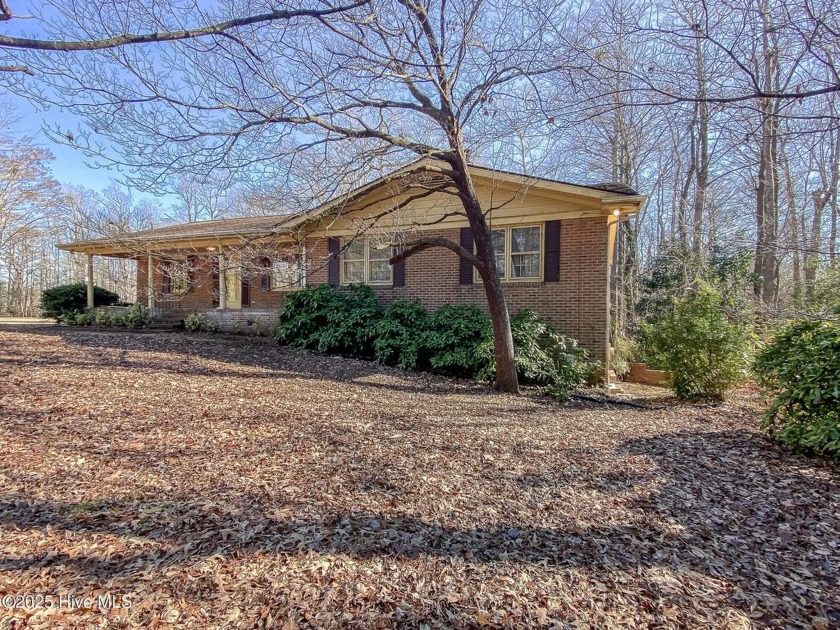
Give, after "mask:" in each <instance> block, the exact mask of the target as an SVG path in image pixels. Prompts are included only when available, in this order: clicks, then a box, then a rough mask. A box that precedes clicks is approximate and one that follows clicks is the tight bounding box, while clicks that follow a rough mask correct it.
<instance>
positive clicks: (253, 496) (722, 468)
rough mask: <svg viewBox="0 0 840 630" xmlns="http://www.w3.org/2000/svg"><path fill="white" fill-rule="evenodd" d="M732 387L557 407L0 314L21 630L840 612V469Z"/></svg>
mask: <svg viewBox="0 0 840 630" xmlns="http://www.w3.org/2000/svg"><path fill="white" fill-rule="evenodd" d="M756 424H757V422H756V417H755V415H754V412H752V411H748V410H746V409H743V408H739V407H735V406H722V407H719V408H695V407H690V406H683V407H670V408H667V409H658V410H653V411H641V410H638V409H621V408H604V407H599V406H578V407H560V406H557V405H555V404H553V403H551V402H549V401H547V400H544V399H537V398H529V397H518V398H517V397H510V396H505V395H499V394H495V393H493V392H491V391H490V390H488V389H487V388H485V387H483V386H481V385H476V384H473V383H464V382H454V381H450V380H447V379H441V378H436V377H433V376H429V375H414V374H405V373H402V372H399V371H396V370H390V369H387V368H380V367H378V366H376V365H374V364H371V363H365V362H361V361H352V360H345V359H340V358H333V357H319V356H315V355H310V354H299V353H293V352H289V351H285V350H283V349H281V348H278V347H277V346H276V345H274V344H273V343H271V342H267V341H265V340H259V339H244V338H235V337H201V336H186V335H179V334H169V333H160V334H138V333H125V332H113V333H111V332H108V333H99V332H90V331H80V330H68V329H60V328H48V327H44V328H28V329H27V328H16V329H13V328H5V329H2V328H0V430H2V438H0V439H2V451H0V595H3V594H23V593H53V594H58V593H64V594H67V593H72V594H76V595H79V596H90V595H93V596H96V595H97V594H103V593H114V594H117V596H119V595H122V594H127V595H128V596H129V597H130V600H131V602H132V603H133V605H132V607H131V608H128V609H113V610H110V611H107V610H103V609H101V608H100V607H96V606H94V607H92V608H84V609H68V608H62V609H56V608H53V609H50V610H37V611H32V610H22V609H15V610H9V609H0V618H3V619H5V620H7V621H14V622H15V623H17V624H21V623H22V624H25V625H28V626H31V627H57V626H58V627H78V628H87V627H100V626H102V627H104V626H107V625H113V626H117V627H158V626H160V627H173V628H174V627H185V628H186V627H213V628H252V627H267V628H286V629H289V630H291V629H295V628H311V627H317V628H338V627H358V628H391V627H417V628H435V627H454V628H474V627H489V628H493V627H511V628H514V627H521V628H532V627H547V628H548V627H562V628H566V627H570V628H588V627H591V628H603V627H723V628H726V627H729V628H745V627H760V626H778V627H788V626H800V627H817V628H831V627H836V626H837V625H838V624H840V586H838V582H837V575H838V563H839V562H840V550H839V549H838V545H840V506H838V499H837V497H838V486H840V483H838V478H837V476H836V473H832V472H831V471H830V470H828V469H826V468H824V467H821V466H820V465H819V464H818V463H817V462H814V461H809V460H806V459H803V458H799V457H795V456H791V455H788V454H785V453H783V452H781V451H779V450H778V449H777V448H776V447H775V446H774V445H773V444H772V443H770V442H769V441H768V440H767V439H765V438H764V437H763V436H762V435H761V434H759V433H758V432H757V431H756V430H755V426H756Z"/></svg>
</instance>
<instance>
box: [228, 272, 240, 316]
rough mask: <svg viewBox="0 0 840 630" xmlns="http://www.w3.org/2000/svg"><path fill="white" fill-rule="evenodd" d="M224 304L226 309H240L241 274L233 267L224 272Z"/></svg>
mask: <svg viewBox="0 0 840 630" xmlns="http://www.w3.org/2000/svg"><path fill="white" fill-rule="evenodd" d="M225 302H226V306H227V307H228V308H242V272H241V270H240V269H239V267H238V266H235V265H231V266H230V267H228V268H227V269H226V270H225Z"/></svg>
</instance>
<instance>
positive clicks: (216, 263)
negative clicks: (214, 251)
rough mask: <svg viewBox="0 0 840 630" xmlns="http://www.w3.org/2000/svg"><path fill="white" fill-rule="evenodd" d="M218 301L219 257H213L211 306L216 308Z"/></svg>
mask: <svg viewBox="0 0 840 630" xmlns="http://www.w3.org/2000/svg"><path fill="white" fill-rule="evenodd" d="M219 304H220V302H219V259H218V258H214V259H213V307H214V308H218V306H219Z"/></svg>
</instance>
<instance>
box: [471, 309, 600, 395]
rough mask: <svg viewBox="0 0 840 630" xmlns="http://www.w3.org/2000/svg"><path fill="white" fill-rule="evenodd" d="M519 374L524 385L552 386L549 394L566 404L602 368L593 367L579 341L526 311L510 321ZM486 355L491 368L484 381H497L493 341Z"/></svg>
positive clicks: (486, 345)
mask: <svg viewBox="0 0 840 630" xmlns="http://www.w3.org/2000/svg"><path fill="white" fill-rule="evenodd" d="M510 328H511V333H512V334H513V347H514V358H515V360H516V372H517V374H518V376H519V380H520V382H522V383H531V384H536V385H547V386H549V393H551V394H552V395H553V396H554V397H555V398H556V399H558V400H560V401H565V400H568V399H569V396H570V394H571V392H572V391H573V390H575V389H576V388H578V387H580V386H581V385H583V384H584V383H585V382H586V381H587V379H589V378H590V377H591V376H592V374H593V373H594V371H595V370H596V369H597V367H598V365H597V364H595V363H591V362H590V361H589V360H588V359H589V357H588V353H587V352H586V350H583V349H582V348H579V347H578V345H577V341H576V340H574V339H572V338H571V337H566V336H564V335H561V334H560V333H558V332H557V331H556V330H555V329H554V328H553V327H552V326H551V325H550V324H549V323H548V322H546V321H545V320H544V319H543V318H542V317H540V316H539V315H537V314H536V313H535V312H534V311H531V310H524V311H520V312H519V313H517V314H516V315H514V316H513V317H511V318H510ZM481 351H482V353H483V354H484V355H485V356H486V357H487V358H488V363H489V365H488V367H487V368H485V369H484V370H483V372H482V374H481V376H482V377H484V378H487V379H488V380H489V379H493V378H494V377H495V375H496V369H495V365H494V360H493V340H492V338H490V339H489V340H486V341H485V342H484V343H483V346H482V350H481Z"/></svg>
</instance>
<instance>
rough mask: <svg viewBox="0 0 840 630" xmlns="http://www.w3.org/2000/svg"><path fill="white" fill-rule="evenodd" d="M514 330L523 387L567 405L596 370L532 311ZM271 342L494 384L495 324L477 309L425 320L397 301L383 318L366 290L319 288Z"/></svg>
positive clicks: (414, 307)
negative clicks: (544, 390) (537, 387)
mask: <svg viewBox="0 0 840 630" xmlns="http://www.w3.org/2000/svg"><path fill="white" fill-rule="evenodd" d="M511 326H512V329H513V338H514V346H515V356H516V362H517V370H518V372H519V376H520V379H522V380H523V382H529V383H536V384H541V385H549V386H551V387H552V388H553V389H552V391H553V393H554V394H555V395H556V396H557V397H558V398H561V399H562V398H564V397H568V393H569V392H570V391H571V390H572V389H574V388H575V387H577V386H579V385H580V384H582V383H583V382H585V381H586V379H587V378H588V377H589V376H590V375H591V374H592V371H593V369H594V367H596V366H594V365H593V364H592V363H589V362H588V361H587V355H586V352H585V351H584V350H582V349H580V348H578V347H577V342H576V341H575V340H574V339H571V338H569V337H564V336H563V335H560V334H559V333H558V332H557V331H555V330H554V329H553V328H551V327H550V326H549V325H548V324H547V323H546V322H545V321H544V320H543V319H541V318H540V317H539V316H537V315H536V314H535V313H534V312H533V311H523V312H522V313H519V314H518V315H516V316H515V317H513V318H512V319H511ZM274 335H275V337H276V338H277V340H278V341H279V342H280V343H283V344H287V345H291V346H294V347H297V348H306V349H310V350H317V351H318V352H324V353H333V354H343V355H352V356H357V357H365V358H368V357H373V358H374V359H375V360H376V361H378V362H379V363H383V364H386V365H394V366H398V367H400V368H402V369H404V370H412V369H419V370H429V371H433V372H438V373H441V374H447V375H449V376H459V377H463V378H485V379H492V378H493V377H494V376H495V367H494V357H493V332H492V327H491V325H490V318H489V317H488V316H487V315H486V314H484V313H483V312H482V311H481V310H480V309H479V308H477V307H475V306H464V305H445V306H441V307H440V308H439V309H437V310H436V311H434V312H433V313H428V312H427V311H426V310H425V309H424V308H423V306H422V305H421V304H420V302H418V301H417V300H412V301H404V300H397V301H394V302H392V303H391V304H390V305H389V306H388V307H387V308H386V309H385V310H384V311H381V310H380V308H379V303H378V300H377V298H376V294H375V293H374V292H373V290H372V289H371V288H370V287H368V286H366V285H353V286H351V287H349V288H348V290H346V291H336V290H335V289H334V288H333V287H331V286H329V285H318V286H316V287H311V288H305V289H302V290H300V291H295V292H293V293H291V294H289V295H288V296H287V297H286V301H285V302H284V304H283V308H282V310H281V312H280V316H279V318H278V323H277V328H276V329H275V333H274Z"/></svg>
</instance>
